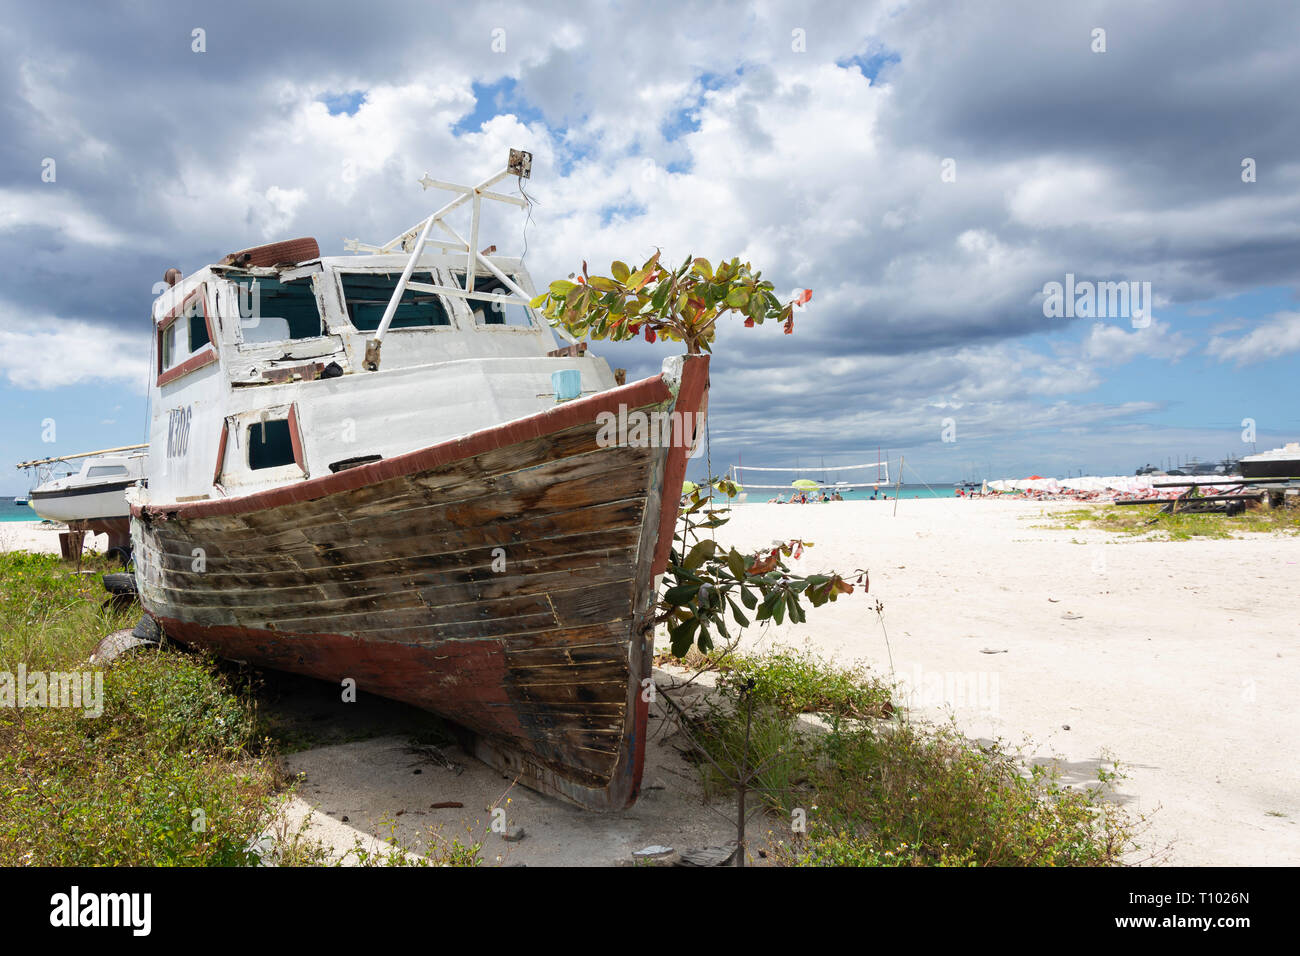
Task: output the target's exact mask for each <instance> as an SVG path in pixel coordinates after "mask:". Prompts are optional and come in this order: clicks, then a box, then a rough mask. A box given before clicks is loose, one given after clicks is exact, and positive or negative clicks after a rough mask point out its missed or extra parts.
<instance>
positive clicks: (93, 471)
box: [86, 465, 127, 478]
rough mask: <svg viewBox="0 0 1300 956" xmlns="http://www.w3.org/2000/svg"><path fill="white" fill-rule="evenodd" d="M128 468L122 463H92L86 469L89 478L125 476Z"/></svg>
mask: <svg viewBox="0 0 1300 956" xmlns="http://www.w3.org/2000/svg"><path fill="white" fill-rule="evenodd" d="M126 476H127V473H126V469H125V468H124V467H123V466H121V465H91V466H90V467H89V468H87V469H86V477H87V478H125V477H126Z"/></svg>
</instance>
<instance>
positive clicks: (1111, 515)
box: [1053, 505, 1300, 541]
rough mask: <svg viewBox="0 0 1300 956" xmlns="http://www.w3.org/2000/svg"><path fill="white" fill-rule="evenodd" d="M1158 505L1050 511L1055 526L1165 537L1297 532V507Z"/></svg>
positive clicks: (1299, 521)
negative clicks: (1180, 509)
mask: <svg viewBox="0 0 1300 956" xmlns="http://www.w3.org/2000/svg"><path fill="white" fill-rule="evenodd" d="M1162 507H1163V506H1162V505H1101V506H1097V507H1092V508H1077V509H1072V510H1070V511H1063V512H1059V513H1057V514H1055V515H1053V518H1054V520H1055V521H1056V525H1055V527H1060V528H1067V529H1072V530H1080V529H1085V528H1086V529H1093V528H1095V529H1098V530H1101V531H1113V532H1116V533H1119V534H1127V535H1130V536H1134V537H1149V538H1152V539H1157V540H1160V539H1163V540H1169V541H1191V540H1192V539H1194V538H1233V537H1236V536H1237V535H1239V534H1261V533H1263V534H1267V533H1272V534H1284V535H1300V507H1296V506H1294V505H1292V506H1288V507H1284V508H1247V509H1246V510H1245V511H1243V512H1241V513H1239V514H1235V515H1226V514H1164V513H1162V512H1161V508H1162Z"/></svg>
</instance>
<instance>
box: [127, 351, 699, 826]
mask: <svg viewBox="0 0 1300 956" xmlns="http://www.w3.org/2000/svg"><path fill="white" fill-rule="evenodd" d="M707 375H708V359H707V357H705V356H688V357H686V358H685V359H684V360H683V363H682V366H681V374H680V379H679V380H676V381H674V380H672V379H670V378H669V377H668V376H667V375H660V376H656V377H653V378H648V379H645V380H642V381H640V382H636V383H633V384H630V385H626V386H622V387H618V388H614V389H610V390H608V391H604V392H600V393H597V394H594V395H591V396H589V397H584V398H580V399H577V400H574V401H571V402H567V403H564V404H561V405H557V406H556V407H555V408H554V409H551V410H548V411H545V412H543V413H540V414H537V415H533V416H530V417H528V418H524V419H520V420H517V421H514V422H509V423H506V424H503V425H500V426H496V427H493V428H488V429H484V430H482V431H479V432H476V433H474V434H471V435H468V436H465V437H462V438H458V439H455V440H452V441H447V442H443V443H441V444H436V445H433V446H430V447H427V448H423V449H419V450H416V451H412V452H410V453H407V454H404V455H400V456H395V457H392V458H388V459H385V460H382V461H378V462H374V463H371V464H365V465H360V466H357V467H354V468H351V469H348V470H346V471H342V472H339V473H338V474H331V475H326V476H323V477H319V478H313V479H307V480H303V481H299V482H296V483H293V484H289V485H284V486H281V487H277V488H274V489H271V490H269V491H262V492H259V493H255V494H250V495H246V496H243V497H231V498H216V499H212V500H205V501H195V502H178V503H156V502H155V503H145V504H135V505H133V506H132V519H131V524H132V538H133V545H134V550H135V556H136V562H137V574H136V576H137V583H138V587H139V592H140V599H141V603H142V604H143V606H144V608H145V610H146V612H147V613H148V614H149V615H150V616H152V617H153V618H154V619H155V620H156V621H157V622H158V623H159V625H160V626H161V627H162V629H163V630H164V632H165V633H166V634H167V636H168V637H169V638H172V639H174V640H177V641H179V642H181V643H184V644H187V645H190V646H193V647H196V648H203V649H207V650H209V651H212V652H214V653H216V654H217V655H218V656H221V657H225V658H230V659H235V660H240V661H247V662H249V663H252V664H255V665H258V666H263V667H268V668H273V669H280V670H285V671H292V672H296V673H300V674H305V675H308V676H311V677H316V678H321V679H324V680H328V681H334V682H341V681H344V680H347V679H349V678H350V679H352V680H354V681H355V682H356V689H357V691H358V692H359V693H371V694H377V695H380V696H383V697H388V698H392V699H395V700H399V701H404V702H406V703H409V704H413V705H415V706H418V707H421V708H424V709H427V710H430V711H433V712H435V713H437V714H439V715H440V716H443V717H445V718H447V719H448V720H450V721H452V722H454V723H455V724H457V725H459V726H460V727H462V728H465V729H466V730H468V731H470V732H472V735H473V740H474V748H475V752H476V754H477V755H478V756H479V757H480V758H482V759H484V760H485V761H487V762H488V763H490V764H492V765H494V766H497V767H498V768H500V769H501V770H502V771H504V772H505V773H507V774H509V775H510V776H511V777H517V778H518V780H519V781H520V782H521V783H524V784H526V785H528V786H529V787H531V788H533V789H536V790H539V791H542V792H546V793H550V794H554V795H557V796H560V797H562V798H565V799H567V800H570V801H572V802H574V803H577V804H579V805H581V806H583V807H587V808H591V809H597V810H614V809H620V808H622V807H626V806H628V805H629V804H631V803H632V802H633V801H634V800H635V799H636V797H637V794H638V790H639V786H640V779H641V771H642V765H643V762H644V757H645V744H646V721H647V713H648V703H647V699H648V697H649V694H647V693H646V692H645V690H646V686H647V684H646V682H647V681H648V680H649V679H650V677H651V659H652V652H653V624H652V616H653V612H652V608H653V605H654V600H655V577H656V575H657V574H659V573H661V572H662V571H663V570H664V568H665V567H666V564H667V561H668V551H669V548H670V546H671V541H672V534H673V525H674V522H675V520H676V516H677V505H678V501H679V497H680V491H681V482H682V479H683V477H684V474H685V469H686V458H687V454H688V447H689V446H690V445H691V443H692V440H693V439H694V438H696V437H697V436H696V435H694V434H693V430H694V428H693V426H692V425H691V422H692V421H695V422H696V423H697V424H698V421H699V419H698V415H699V413H700V411H701V406H702V404H703V402H704V400H705V389H706V387H707ZM631 411H636V412H640V413H643V414H651V415H653V414H658V415H670V413H672V412H679V413H690V416H691V417H690V418H682V417H681V416H672V418H673V419H674V420H673V421H672V424H671V431H672V440H671V441H670V442H668V443H667V444H666V446H665V443H664V442H643V443H631V442H620V443H615V444H612V445H611V444H610V443H609V442H608V441H607V440H602V437H601V420H602V414H604V416H605V417H604V419H603V420H604V421H608V416H609V415H611V414H612V415H617V414H619V413H620V412H624V413H627V412H631ZM687 432H692V433H687Z"/></svg>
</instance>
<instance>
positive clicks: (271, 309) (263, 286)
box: [235, 276, 323, 344]
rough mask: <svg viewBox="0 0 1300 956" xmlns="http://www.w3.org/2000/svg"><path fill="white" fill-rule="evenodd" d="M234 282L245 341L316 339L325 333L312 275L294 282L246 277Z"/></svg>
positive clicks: (247, 342)
mask: <svg viewBox="0 0 1300 956" xmlns="http://www.w3.org/2000/svg"><path fill="white" fill-rule="evenodd" d="M235 285H236V287H237V288H236V293H237V295H238V298H239V327H240V329H241V330H242V335H243V340H244V342H245V343H246V344H251V343H257V342H283V341H285V340H287V339H314V338H317V337H319V336H320V335H322V334H323V333H322V327H321V317H320V307H319V306H318V305H317V303H316V292H315V290H314V289H313V288H312V283H311V277H310V276H306V277H304V278H302V279H295V280H293V281H292V282H280V281H279V280H278V279H266V278H261V277H258V278H244V279H239V280H237V281H236V282H235Z"/></svg>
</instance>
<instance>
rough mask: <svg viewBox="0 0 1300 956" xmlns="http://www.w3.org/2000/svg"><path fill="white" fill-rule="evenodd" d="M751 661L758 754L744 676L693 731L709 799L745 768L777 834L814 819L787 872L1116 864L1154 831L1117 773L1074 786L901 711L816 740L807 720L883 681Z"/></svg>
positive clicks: (791, 848) (874, 692) (791, 845)
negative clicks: (1123, 799)
mask: <svg viewBox="0 0 1300 956" xmlns="http://www.w3.org/2000/svg"><path fill="white" fill-rule="evenodd" d="M743 660H744V662H745V663H744V665H743V672H744V673H745V674H746V675H747V677H748V678H749V679H750V680H752V684H751V685H750V686H752V691H751V694H752V704H753V709H752V723H751V726H750V730H749V743H748V747H746V744H745V719H746V714H747V702H746V700H745V698H744V696H743V687H744V685H743V684H741V683H740V682H738V681H737V680H736V679H735V678H734V676H733V675H734V674H736V673H737V672H739V671H740V670H742V668H740V667H738V668H736V669H734V670H733V671H731V672H730V673H729V674H728V675H724V676H725V678H726V679H725V680H724V681H723V682H722V683H721V685H720V691H721V692H720V694H719V695H718V697H716V698H715V699H714V701H713V702H712V704H711V706H709V707H708V708H707V709H706V711H705V713H704V714H703V715H702V716H696V717H693V718H691V719H690V724H689V726H690V730H691V733H692V735H693V737H694V738H695V739H696V740H697V741H698V742H699V743H700V745H701V746H702V747H703V748H704V750H705V751H706V752H707V755H708V756H707V758H705V757H701V759H700V760H699V767H700V771H701V775H702V778H703V782H704V787H705V792H706V795H707V796H709V797H716V796H720V795H723V794H727V793H731V792H734V788H735V781H736V780H737V779H739V777H740V776H741V771H740V768H741V766H742V765H743V766H746V767H750V768H757V771H756V773H755V775H754V778H753V780H752V781H751V783H750V786H751V787H752V789H753V790H755V791H756V793H755V794H754V797H753V798H751V799H758V800H760V801H762V802H763V803H764V804H765V805H766V806H767V808H768V809H769V811H770V812H771V814H772V815H773V816H772V820H771V826H772V828H773V831H774V832H775V831H776V830H778V829H784V825H783V824H782V822H781V821H782V820H785V821H789V820H793V819H794V818H795V817H796V816H797V815H801V816H802V818H803V820H804V821H805V830H804V831H803V832H795V833H794V834H793V838H792V839H791V840H790V841H788V842H786V841H781V842H780V843H779V846H778V848H777V849H776V851H775V856H774V859H775V861H776V862H778V863H782V864H786V865H794V866H1114V865H1119V864H1120V863H1121V862H1122V860H1123V858H1124V857H1125V855H1126V854H1128V853H1130V852H1132V851H1134V850H1136V849H1138V847H1137V844H1136V843H1135V839H1134V834H1135V832H1136V829H1137V828H1138V825H1139V824H1140V823H1141V821H1137V822H1135V821H1133V820H1132V819H1130V818H1129V817H1128V815H1127V814H1126V813H1125V812H1124V811H1123V810H1122V808H1120V807H1119V806H1118V805H1117V804H1115V803H1114V802H1112V801H1110V800H1108V799H1107V798H1106V797H1107V793H1108V791H1109V788H1110V787H1111V786H1112V785H1113V783H1114V781H1115V780H1116V779H1118V777H1119V773H1118V769H1117V768H1112V769H1109V770H1106V769H1103V770H1101V771H1099V772H1098V775H1097V780H1096V784H1095V786H1090V787H1086V788H1073V787H1067V786H1065V785H1063V784H1062V783H1061V782H1060V780H1059V779H1058V778H1057V777H1056V776H1055V775H1054V774H1053V773H1052V772H1050V771H1048V770H1046V769H1044V768H1042V767H1029V768H1026V767H1025V766H1024V764H1023V761H1022V760H1021V759H1020V755H1019V754H1018V753H1016V752H1014V751H1011V750H1009V749H1007V748H1006V747H1005V746H1004V745H1003V744H1001V743H997V744H993V745H990V746H986V747H981V746H978V745H976V744H973V743H972V742H970V741H968V740H966V739H965V738H964V737H963V736H962V735H961V734H960V733H959V732H958V731H957V729H956V728H955V727H954V726H952V725H942V726H938V727H931V726H926V725H921V724H918V723H913V722H911V721H909V720H907V719H906V718H905V716H904V715H903V714H902V713H901V712H899V713H894V714H893V716H892V717H890V718H887V719H867V720H844V719H842V718H840V717H838V716H837V717H833V718H832V729H831V731H830V732H828V733H814V732H810V731H809V728H807V727H805V726H801V725H800V722H799V720H798V717H797V714H798V713H800V712H803V711H805V710H806V709H809V704H810V703H811V702H813V701H816V702H818V703H830V704H832V705H835V704H841V705H842V704H843V703H844V702H845V701H864V700H878V699H879V696H878V695H879V694H880V693H881V692H882V688H883V684H882V683H881V682H880V681H879V680H874V679H871V678H866V677H864V672H863V671H861V670H860V669H858V670H853V669H850V670H843V671H839V672H838V673H835V672H834V671H835V669H834V668H833V667H832V666H831V665H828V664H825V663H824V662H813V664H812V665H808V662H807V661H806V659H800V658H796V660H795V661H794V662H793V663H792V661H791V659H790V656H789V655H788V654H786V653H784V652H782V653H779V654H776V655H774V656H773V657H772V658H770V660H769V658H766V657H749V658H744V659H743ZM806 666H812V667H813V676H810V675H809V674H808V673H807V672H806V670H805V668H806ZM848 685H854V686H855V687H856V691H854V690H850V689H849V686H848ZM824 688H835V692H834V693H829V694H825V695H822V694H821V693H820V690H821V689H824ZM813 709H826V708H813Z"/></svg>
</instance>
